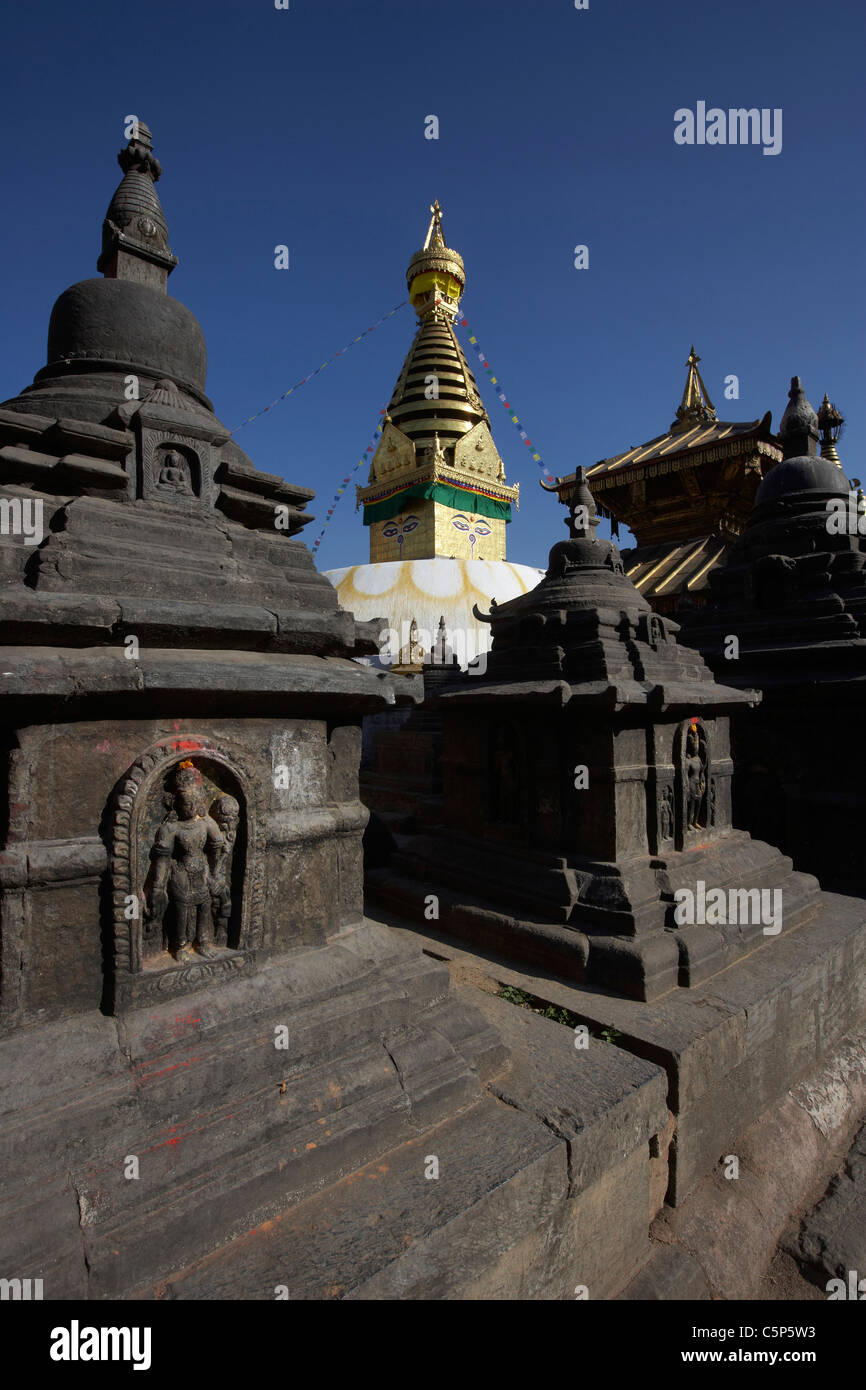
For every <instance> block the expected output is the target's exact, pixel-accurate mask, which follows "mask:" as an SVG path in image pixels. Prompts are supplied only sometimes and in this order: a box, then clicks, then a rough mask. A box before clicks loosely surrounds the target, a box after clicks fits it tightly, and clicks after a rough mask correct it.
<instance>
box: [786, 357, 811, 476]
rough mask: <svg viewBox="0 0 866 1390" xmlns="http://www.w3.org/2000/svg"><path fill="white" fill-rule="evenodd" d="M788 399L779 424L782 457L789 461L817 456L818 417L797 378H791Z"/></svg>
mask: <svg viewBox="0 0 866 1390" xmlns="http://www.w3.org/2000/svg"><path fill="white" fill-rule="evenodd" d="M788 398H789V399H788V405H787V406H786V408H785V413H784V415H783V416H782V418H781V420H780V422H779V443H780V444H781V445H782V457H783V458H785V459H791V458H801V457H803V456H804V455H807V454H812V455H814V454H817V452H818V416H817V415H816V414H815V412H814V410H813V409H812V406H811V404H810V403H809V401H808V400H807V399H806V393H805V391H804V390H803V383H802V381H801V380H800V378H799V377H798V376H792V377H791V389H790V391H789V392H788Z"/></svg>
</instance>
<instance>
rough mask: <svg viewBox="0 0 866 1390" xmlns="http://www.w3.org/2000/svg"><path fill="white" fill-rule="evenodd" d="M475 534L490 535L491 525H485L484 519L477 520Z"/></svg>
mask: <svg viewBox="0 0 866 1390" xmlns="http://www.w3.org/2000/svg"><path fill="white" fill-rule="evenodd" d="M475 534H476V536H489V535H490V527H489V526H485V525H484V522H483V521H476V523H475Z"/></svg>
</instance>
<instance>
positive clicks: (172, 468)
mask: <svg viewBox="0 0 866 1390" xmlns="http://www.w3.org/2000/svg"><path fill="white" fill-rule="evenodd" d="M157 486H158V487H165V488H171V490H172V491H173V492H178V493H181V494H182V495H183V496H184V497H192V488H191V487H190V484H189V478H188V476H187V463H186V459H185V458H184V457H183V454H179V453H178V452H177V450H176V449H169V451H168V453H167V454H165V455H164V456H163V460H162V467H161V468H160V470H159V477H158V479H157Z"/></svg>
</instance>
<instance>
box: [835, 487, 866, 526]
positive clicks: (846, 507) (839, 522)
mask: <svg viewBox="0 0 866 1390" xmlns="http://www.w3.org/2000/svg"><path fill="white" fill-rule="evenodd" d="M827 534H828V536H866V501H864V498H863V494H862V492H849V493H848V496H847V498H845V497H830V498H828V500H827Z"/></svg>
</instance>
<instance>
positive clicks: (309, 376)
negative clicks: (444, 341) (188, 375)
mask: <svg viewBox="0 0 866 1390" xmlns="http://www.w3.org/2000/svg"><path fill="white" fill-rule="evenodd" d="M408 302H409V301H408V300H407V299H401V300H400V303H399V304H395V305H394V308H393V309H391V310H390V311H389V312H388V313H387V314H383V315H382V317H381V318H380V319H377V320H376V322H375V323H371V324H370V327H369V328H365V329H364V332H363V333H359V334H358V336H357V338H353V339H352V340H351V342H348V343H346V346H345V347H341V348H340V350H339V352H335V353H334V354H333V355H332V356H331V357H329V358H328V359H327V361H325V362H323V363H322V365H321V367H317V368H316V370H315V371H314V372H309V373H308V374H307V376H305V377H302V378H301V380H300V381H296V382H295V384H294V386H290V387H289V389H288V391H284V392H283V394H282V395H281V396H277V398H276V400H273V401H271V403H270V405H266V406H264V408H263V409H262V410H257V411H256V413H255V415H250V416H249V418H248V419H246V420H242V421H241V423H240V424H239V425H235V428H234V429H233V430H232V434H237V432H238V430H242V429H243V428H244V426H245V425H251V424H252V422H253V420H258V418H259V416H260V415H267V413H268V411H269V410H273V408H274V406H275V405H279V403H280V401H284V400H285V399H286V397H287V396H290V395H291V394H292V392H293V391H297V390H298V389H299V387H301V386H305V385H306V383H307V382H308V381H312V379H313V377H314V376H318V375H319V372H323V371H324V370H325V368H326V367H329V366H330V365H331V363H332V362H336V360H337V358H338V357H342V356H343V353H344V352H348V351H349V348H351V347H354V346H355V344H356V343H360V341H361V339H362V338H366V337H367V336H368V334H370V333H372V332H373V329H374V328H378V327H379V325H380V324H383V323H385V321H386V320H387V319H390V318H393V317H394V315H395V314H396V313H397V310H398V309H402V308H403V305H404V304H408Z"/></svg>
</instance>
